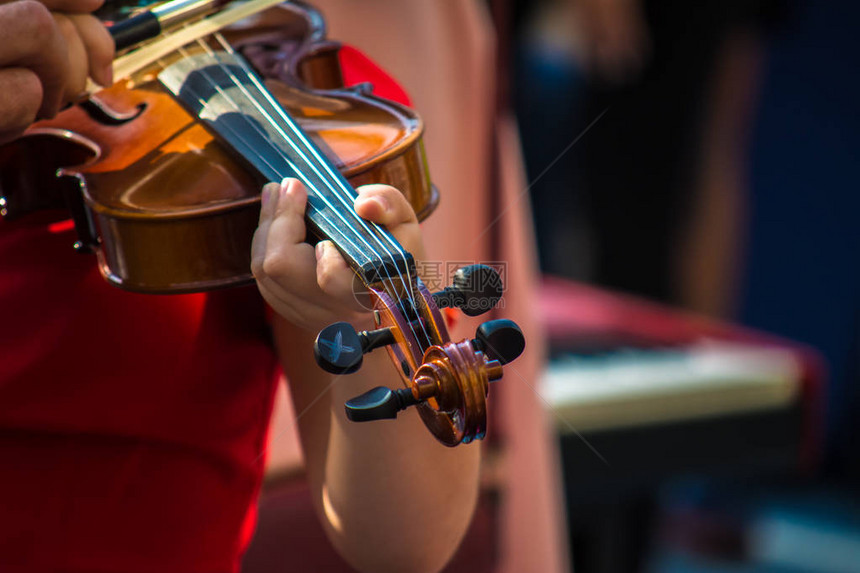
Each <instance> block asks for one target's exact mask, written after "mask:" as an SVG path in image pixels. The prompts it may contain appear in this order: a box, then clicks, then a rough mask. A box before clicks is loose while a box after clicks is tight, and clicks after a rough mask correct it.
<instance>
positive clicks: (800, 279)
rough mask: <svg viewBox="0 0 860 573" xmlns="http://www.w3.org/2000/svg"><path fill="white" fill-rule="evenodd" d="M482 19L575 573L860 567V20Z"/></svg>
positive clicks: (858, 8)
mask: <svg viewBox="0 0 860 573" xmlns="http://www.w3.org/2000/svg"><path fill="white" fill-rule="evenodd" d="M493 10H494V14H495V16H496V21H497V24H499V31H500V38H501V44H500V50H501V54H502V56H503V57H502V60H501V61H502V62H503V66H504V63H505V62H506V63H507V64H508V65H507V66H506V67H503V73H504V74H505V77H506V82H505V86H506V87H507V92H506V94H505V99H506V101H507V102H508V103H509V104H510V105H511V106H512V107H513V109H514V110H515V111H516V116H517V120H518V124H519V128H520V134H521V137H522V146H523V152H524V156H525V160H526V167H527V175H528V181H529V186H528V191H529V194H530V197H531V201H532V208H533V216H534V222H535V229H536V233H537V242H538V248H539V256H540V266H541V272H542V273H543V275H544V277H545V280H544V286H543V291H542V293H543V299H544V300H543V301H542V304H543V307H544V313H545V316H546V317H547V323H548V326H549V336H550V348H551V354H550V358H551V362H550V367H549V372H548V375H547V378H546V380H545V382H546V383H545V386H544V388H545V392H546V394H545V395H546V396H547V400H548V401H549V403H550V404H551V409H552V410H553V415H554V422H555V423H556V426H557V429H558V433H559V446H560V451H561V457H562V466H563V470H564V487H565V492H566V504H567V510H568V522H567V523H568V528H569V539H570V542H571V546H572V548H573V551H572V557H573V564H574V569H575V570H576V571H577V572H578V573H585V572H590V571H599V572H604V571H605V572H614V571H619V572H634V571H649V572H655V573H658V572H682V571H687V572H700V571H701V572H711V571H714V572H717V571H719V572H724V571H743V572H765V571H767V572H771V571H773V572H786V573H788V572H791V573H802V572H804V573H805V572H849V571H860V503H858V501H860V449H858V448H860V444H858V434H860V380H858V369H857V366H858V358H860V353H858V350H860V348H859V347H858V326H860V322H859V321H858V318H860V315H858V310H860V281H859V280H858V279H860V277H858V274H860V264H858V263H860V260H859V259H860V248H858V247H860V244H858V243H860V225H858V213H860V185H858V183H860V181H858V175H857V167H858V164H860V163H858V160H860V114H858V102H860V76H859V75H858V70H860V44H858V42H857V41H856V37H857V33H858V31H860V27H858V22H860V4H858V3H857V2H855V1H853V0H814V1H813V0H712V1H711V0H702V1H697V2H689V1H685V0H542V1H535V0H530V1H527V2H526V1H519V2H495V3H493ZM586 285H593V286H596V287H599V290H591V287H588V286H586ZM605 289H609V290H608V291H607V290H605ZM645 301H647V302H645ZM763 333H769V334H768V335H764V334H763ZM771 335H773V336H771ZM778 350H783V351H785V353H783V354H780V353H779V352H778ZM777 379H779V380H781V382H779V383H777V382H776V380H777ZM765 394H767V397H766V396H765Z"/></svg>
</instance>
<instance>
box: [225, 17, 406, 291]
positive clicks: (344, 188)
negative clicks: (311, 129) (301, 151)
mask: <svg viewBox="0 0 860 573" xmlns="http://www.w3.org/2000/svg"><path fill="white" fill-rule="evenodd" d="M214 37H215V39H216V40H217V41H218V42H219V43H220V44H221V46H222V47H223V48H224V50H225V51H226V52H227V53H228V54H230V55H232V56H234V57H236V58H237V61H238V63H239V65H240V66H241V67H242V68H243V70H244V71H245V73H246V74H248V77H249V78H250V79H251V81H252V82H253V83H254V85H255V87H256V88H257V90H258V91H259V92H260V95H262V96H263V97H264V98H265V99H266V100H267V101H268V102H269V104H270V105H271V106H272V108H273V109H274V110H275V111H276V112H277V113H278V114H279V115H280V117H281V119H282V120H283V121H284V122H286V123H287V125H288V126H289V127H290V129H291V130H292V132H293V133H295V135H296V136H297V137H298V138H299V139H300V140H301V141H302V142H303V143H304V145H305V146H306V148H307V149H308V151H309V152H310V153H311V154H313V155H314V157H315V159H316V160H317V161H318V162H319V164H320V165H321V166H322V168H323V169H325V170H326V171H327V172H328V174H329V176H330V177H331V179H330V181H333V182H335V183H336V184H337V185H338V186H339V187H340V188H341V193H340V194H336V196H337V197H338V198H339V199H340V201H341V203H342V204H343V205H344V206H346V207H350V205H348V204H347V203H346V201H345V196H347V197H348V196H349V195H350V191H352V188H351V187H350V186H349V184H348V183H347V182H346V180H345V179H344V177H343V176H342V175H341V173H340V172H339V171H337V170H336V169H334V168H333V167H332V166H331V164H330V163H329V162H328V161H326V160H325V159H323V158H322V157H321V156H320V152H319V150H318V149H317V148H316V147H315V146H314V145H313V144H312V143H311V142H310V141H308V140H307V137H306V135H305V134H304V132H303V131H302V130H301V129H299V128H298V126H297V125H296V123H295V120H294V119H293V118H292V117H290V115H289V114H287V113H286V112H285V110H284V109H283V107H282V106H281V105H280V104H279V103H278V102H277V101H275V100H274V98H273V97H272V95H271V93H270V92H269V91H268V90H267V89H265V87H264V86H262V85H261V82H260V80H259V79H258V78H257V76H256V74H254V73H252V71H251V70H250V68H249V66H248V64H247V62H245V60H244V58H242V57H241V56H240V55H239V54H237V53H236V51H235V50H234V49H233V47H232V46H231V45H230V44H229V42H227V41H226V40H225V39H224V37H223V36H222V35H221V34H220V33H216V34H214ZM332 191H333V192H334V190H332ZM360 221H361V224H362V226H363V227H364V228H365V230H367V231H368V232H371V226H372V227H373V230H374V231H376V232H377V233H378V234H379V235H380V236H381V237H383V238H384V239H385V240H386V241H387V242H388V243H389V244H390V245H391V246H392V247H393V248H394V249H395V250H397V251H399V254H400V255H401V257H403V260H404V262H405V260H406V253H405V251H404V250H403V247H402V246H401V245H400V244H399V243H398V242H397V241H396V240H395V239H394V237H393V236H392V235H391V233H390V232H388V230H386V229H384V228H382V227H380V226H378V225H372V224H368V222H367V221H364V220H363V219H360ZM385 250H386V252H387V253H388V254H389V255H391V252H390V251H389V250H388V249H387V248H386V249H385ZM392 258H393V257H392ZM405 270H406V273H407V277H408V279H409V286H410V295H411V297H414V296H415V293H414V291H412V289H411V286H412V278H411V272H410V270H409V268H408V266H407V267H406V269H405ZM413 302H414V300H413Z"/></svg>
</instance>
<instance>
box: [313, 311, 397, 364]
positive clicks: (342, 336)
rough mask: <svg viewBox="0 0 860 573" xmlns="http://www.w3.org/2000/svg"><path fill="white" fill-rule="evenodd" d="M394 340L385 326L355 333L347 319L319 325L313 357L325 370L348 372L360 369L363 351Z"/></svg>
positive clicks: (366, 351) (368, 350)
mask: <svg viewBox="0 0 860 573" xmlns="http://www.w3.org/2000/svg"><path fill="white" fill-rule="evenodd" d="M393 342H394V335H393V334H392V332H391V329H389V328H380V329H379V330H367V331H364V332H356V331H355V328H353V326H352V325H351V324H350V323H348V322H335V323H334V324H330V325H328V326H326V327H325V328H323V329H322V330H321V331H320V333H319V334H318V335H317V339H316V340H315V341H314V358H316V361H317V364H319V365H320V367H321V368H322V369H323V370H325V371H326V372H331V373H332V374H350V373H352V372H355V371H356V370H358V369H359V368H361V362H362V360H363V357H364V355H365V354H366V353H368V352H370V351H371V350H373V349H374V348H379V347H380V346H386V345H388V344H391V343H393Z"/></svg>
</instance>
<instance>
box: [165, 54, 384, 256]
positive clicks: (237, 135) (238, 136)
mask: <svg viewBox="0 0 860 573" xmlns="http://www.w3.org/2000/svg"><path fill="white" fill-rule="evenodd" d="M180 52H181V49H180ZM186 89H187V91H188V92H189V93H191V94H192V95H193V96H194V97H195V98H197V100H198V101H199V102H200V104H201V105H202V106H203V107H204V108H205V109H211V106H210V105H209V103H208V102H207V101H206V100H205V98H203V97H202V96H201V95H200V94H199V93H198V92H197V91H196V90H194V89H192V88H186ZM213 111H214V110H213ZM224 127H225V128H226V129H228V130H229V131H230V132H232V133H233V136H234V137H235V138H236V139H237V140H239V141H241V142H242V143H243V144H245V145H247V146H248V147H251V145H250V142H249V141H248V140H247V139H245V138H244V137H242V134H241V133H239V132H238V131H236V130H235V129H233V128H232V127H230V126H229V125H226V124H225V126H224ZM261 159H262V160H263V161H264V162H265V163H266V165H268V167H269V168H270V169H271V170H272V171H273V172H275V173H278V172H279V170H278V168H277V167H276V166H274V165H272V164H271V163H270V162H269V160H268V159H266V158H265V157H264V156H261ZM305 184H306V185H308V186H310V187H312V185H313V184H312V183H311V182H310V181H308V182H307V183H305ZM307 207H308V209H311V210H312V211H313V212H314V213H318V214H319V215H320V217H321V218H322V219H324V220H325V221H326V222H327V223H328V224H329V225H331V226H332V228H336V227H334V223H333V221H331V220H330V219H329V218H328V217H326V215H325V212H323V211H322V210H320V209H319V208H318V207H316V206H314V205H313V204H312V203H308V205H307ZM341 236H342V237H343V240H344V242H345V243H349V244H350V245H352V246H353V247H356V248H359V246H358V245H357V244H355V243H352V242H351V241H350V239H349V238H348V237H347V236H346V235H344V234H343V233H341ZM368 260H370V259H369V258H368Z"/></svg>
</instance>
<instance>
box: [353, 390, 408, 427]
mask: <svg viewBox="0 0 860 573" xmlns="http://www.w3.org/2000/svg"><path fill="white" fill-rule="evenodd" d="M418 402H419V401H418V400H417V399H416V398H415V396H413V395H412V390H410V389H409V388H401V389H399V390H392V389H391V388H386V387H385V386H377V387H376V388H374V389H372V390H368V391H367V392H365V393H364V394H361V395H359V396H356V397H355V398H353V399H351V400H348V401H347V402H346V404H344V407H345V408H346V417H347V418H349V419H350V420H351V421H353V422H372V421H373V420H384V419H394V418H396V417H397V412H400V411H401V410H405V409H406V408H408V407H409V406H414V405H415V404H418Z"/></svg>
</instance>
